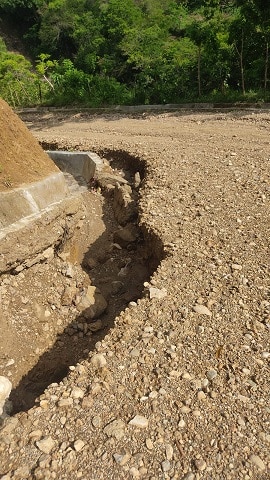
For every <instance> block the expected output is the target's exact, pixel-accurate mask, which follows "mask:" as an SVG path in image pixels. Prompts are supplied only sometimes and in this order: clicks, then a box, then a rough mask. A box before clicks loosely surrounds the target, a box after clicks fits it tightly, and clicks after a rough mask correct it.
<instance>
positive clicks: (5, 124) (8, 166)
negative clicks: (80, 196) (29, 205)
mask: <svg viewBox="0 0 270 480" xmlns="http://www.w3.org/2000/svg"><path fill="white" fill-rule="evenodd" d="M0 131H1V136H0V159H1V160H0V191H1V190H6V189H9V188H16V187H18V186H19V185H21V184H24V183H31V182H35V181H38V180H40V179H42V178H44V177H46V176H47V175H49V174H51V173H53V172H55V171H58V168H57V167H56V166H55V164H54V163H53V161H52V160H51V159H50V158H49V157H48V155H47V154H46V153H45V152H44V151H43V150H42V148H41V147H40V145H39V143H38V142H37V140H36V139H35V138H34V137H33V136H32V134H31V133H30V132H29V130H28V129H27V127H26V126H25V125H24V123H23V122H22V121H21V120H20V119H19V117H18V116H17V115H16V114H15V113H14V112H13V111H12V109H11V108H10V107H9V106H8V105H7V103H6V102H4V100H2V99H0Z"/></svg>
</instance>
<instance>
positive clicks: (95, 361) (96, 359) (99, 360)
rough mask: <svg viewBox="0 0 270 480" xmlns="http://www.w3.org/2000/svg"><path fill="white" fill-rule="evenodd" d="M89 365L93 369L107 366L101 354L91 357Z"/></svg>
mask: <svg viewBox="0 0 270 480" xmlns="http://www.w3.org/2000/svg"><path fill="white" fill-rule="evenodd" d="M91 363H92V365H93V366H94V367H96V368H97V369H100V368H102V367H105V365H106V364H107V360H106V358H105V357H104V355H102V353H96V354H95V355H93V356H92V357H91Z"/></svg>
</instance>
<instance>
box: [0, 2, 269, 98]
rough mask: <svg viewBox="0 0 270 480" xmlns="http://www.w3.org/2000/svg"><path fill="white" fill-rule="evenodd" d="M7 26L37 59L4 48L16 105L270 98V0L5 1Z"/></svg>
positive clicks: (0, 62)
mask: <svg viewBox="0 0 270 480" xmlns="http://www.w3.org/2000/svg"><path fill="white" fill-rule="evenodd" d="M6 19H8V20H9V21H12V22H13V24H15V25H17V26H18V28H19V31H20V34H21V36H22V37H23V39H24V44H25V46H26V49H27V52H29V58H31V59H32V63H30V62H29V61H28V60H26V59H25V58H24V57H23V56H22V55H18V54H15V53H11V52H10V51H7V48H6V46H5V44H4V41H3V40H1V43H0V95H1V96H2V97H3V98H5V99H7V100H8V101H9V102H10V103H11V104H12V105H14V106H17V105H34V104H38V103H43V104H44V103H45V104H51V105H66V104H78V103H80V104H84V105H89V106H101V105H110V104H137V103H143V104H149V103H151V104H155V103H159V104H160V103H161V104H162V103H178V102H183V101H195V100H196V101H204V100H212V101H230V100H243V99H246V100H255V99H256V100H258V99H259V100H261V101H263V100H269V98H270V91H269V80H268V74H269V42H270V4H269V1H268V0H186V1H185V0H1V5H0V21H1V20H2V22H5V20H6ZM22 25H23V29H22Z"/></svg>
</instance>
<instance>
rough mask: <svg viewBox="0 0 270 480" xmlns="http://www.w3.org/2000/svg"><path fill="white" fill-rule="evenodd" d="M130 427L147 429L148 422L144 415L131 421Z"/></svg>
mask: <svg viewBox="0 0 270 480" xmlns="http://www.w3.org/2000/svg"><path fill="white" fill-rule="evenodd" d="M129 425H133V426H134V427H138V428H147V427H148V420H147V418H145V417H143V416H142V415H136V416H135V417H134V418H133V419H132V420H130V422H129Z"/></svg>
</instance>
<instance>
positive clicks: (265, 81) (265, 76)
mask: <svg viewBox="0 0 270 480" xmlns="http://www.w3.org/2000/svg"><path fill="white" fill-rule="evenodd" d="M268 64H269V43H268V41H266V50H265V67H264V99H266V92H267V82H268Z"/></svg>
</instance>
